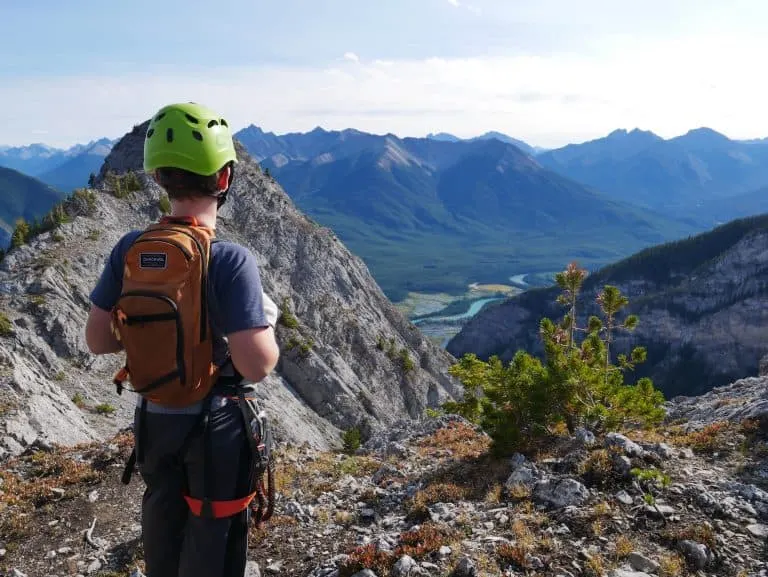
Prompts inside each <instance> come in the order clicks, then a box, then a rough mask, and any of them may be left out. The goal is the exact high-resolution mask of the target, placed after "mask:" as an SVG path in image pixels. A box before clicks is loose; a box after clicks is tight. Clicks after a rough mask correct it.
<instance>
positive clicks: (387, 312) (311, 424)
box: [0, 123, 457, 456]
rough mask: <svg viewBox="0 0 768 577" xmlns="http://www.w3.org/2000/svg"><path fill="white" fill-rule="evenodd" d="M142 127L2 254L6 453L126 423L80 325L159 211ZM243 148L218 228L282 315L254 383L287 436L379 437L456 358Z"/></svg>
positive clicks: (320, 440) (121, 403)
mask: <svg viewBox="0 0 768 577" xmlns="http://www.w3.org/2000/svg"><path fill="white" fill-rule="evenodd" d="M145 130H146V123H145V124H143V125H141V126H136V127H134V129H133V130H132V131H131V132H130V133H128V134H127V135H125V137H124V138H122V139H121V140H120V141H119V142H118V143H117V144H116V145H115V146H114V148H113V149H112V151H111V153H110V154H109V156H108V157H107V158H106V160H105V162H104V166H103V167H102V170H101V172H100V174H99V176H98V178H97V182H96V185H95V190H93V191H88V192H85V193H82V194H80V195H79V196H78V197H77V198H75V199H74V200H71V201H70V202H69V203H68V204H67V208H66V212H67V214H68V218H66V219H64V220H65V222H64V223H62V224H61V225H60V226H58V227H57V228H55V229H54V230H52V231H49V232H45V233H42V234H40V235H38V236H36V237H34V238H33V239H31V240H30V241H29V243H28V244H26V245H23V246H21V247H19V248H17V249H14V250H12V251H10V253H9V254H8V255H6V257H5V258H4V260H3V261H2V263H1V264H0V311H2V313H3V315H4V318H6V319H7V321H8V322H7V323H3V322H0V333H2V334H0V415H2V419H1V420H0V456H2V455H3V454H5V453H13V454H16V453H19V452H20V451H22V450H23V448H24V447H26V446H29V445H31V444H33V443H35V442H36V441H38V442H57V443H62V444H72V443H78V442H85V441H91V440H97V439H103V438H105V436H106V435H107V434H110V433H114V432H115V431H116V430H117V429H119V428H121V427H124V426H126V425H128V424H129V423H130V419H131V417H132V413H133V406H134V403H135V397H134V396H132V395H131V394H126V393H124V394H123V396H121V397H118V396H117V395H116V394H115V392H114V387H113V385H112V384H111V380H112V376H113V374H114V371H115V370H116V369H117V368H119V366H120V360H121V358H122V357H121V355H108V356H106V357H94V356H93V355H90V354H89V352H88V350H87V347H86V345H85V342H84V337H83V328H84V325H85V319H86V315H87V310H88V306H89V304H88V294H89V292H90V290H91V288H92V287H93V285H94V284H95V282H96V279H97V277H98V274H99V273H100V271H101V269H102V267H103V263H104V261H105V259H106V258H107V255H108V253H109V251H110V249H111V247H112V246H113V245H114V243H115V242H116V241H117V240H118V239H119V238H120V237H121V236H122V235H123V234H124V233H126V232H127V231H129V230H131V229H136V228H142V227H144V226H146V225H147V224H148V223H149V222H151V221H153V220H156V219H158V218H159V217H160V216H161V212H160V208H159V206H158V201H159V199H160V198H161V194H162V191H161V190H160V189H159V187H158V186H157V185H156V184H155V183H154V182H152V181H151V180H150V179H149V178H147V176H146V175H145V174H144V173H143V171H142V170H141V164H142V148H143V137H144V134H145ZM238 154H239V161H240V162H239V164H238V165H237V172H236V178H235V181H234V184H233V189H232V191H231V193H230V200H229V202H228V203H227V204H226V205H225V207H224V209H223V210H222V212H221V215H220V219H219V224H218V229H217V234H218V236H219V237H221V238H224V239H231V240H235V241H237V242H240V243H242V244H245V245H246V246H248V247H249V248H250V249H251V250H253V252H254V253H255V254H256V256H257V258H258V261H259V265H260V267H261V273H262V278H263V283H264V287H265V290H266V291H267V292H268V293H269V295H270V296H271V297H272V298H273V300H274V301H275V302H276V303H278V304H279V305H280V306H281V307H282V309H283V312H284V314H283V317H282V321H281V323H280V324H279V326H278V338H279V341H280V344H281V350H282V353H281V360H280V364H279V366H278V367H277V369H276V371H275V372H274V373H273V374H272V375H270V376H269V377H268V378H267V379H265V381H264V382H263V383H262V384H261V386H260V393H259V394H260V395H261V397H262V399H263V402H264V404H265V406H266V407H267V409H268V410H269V411H270V412H271V414H272V415H273V420H274V422H275V426H276V428H277V434H278V437H279V438H280V439H282V440H286V441H291V442H295V443H303V442H307V443H309V444H310V445H312V446H315V447H318V448H328V447H330V446H335V445H337V444H338V442H339V434H340V432H341V431H342V430H346V429H350V428H352V427H359V428H360V429H361V430H363V432H364V433H370V432H372V431H373V430H375V429H376V428H378V427H381V426H384V425H386V424H387V423H390V422H392V421H395V420H398V419H401V418H403V417H406V418H417V417H419V416H420V415H421V414H422V412H423V410H424V409H425V408H426V407H428V406H436V405H438V404H439V403H440V402H442V401H443V400H445V399H446V398H449V397H453V396H455V394H456V393H457V390H456V388H455V384H454V382H453V380H452V379H451V378H450V377H449V376H448V374H447V367H448V365H449V363H450V361H451V357H450V355H448V354H447V353H446V352H445V351H443V350H441V349H440V348H438V347H436V346H435V345H433V344H432V343H431V342H430V341H429V340H428V339H427V338H425V337H424V336H423V335H422V334H421V333H420V332H419V331H418V329H417V328H416V327H415V326H414V325H412V324H411V323H410V322H409V321H408V320H407V319H406V318H405V317H404V316H403V315H402V314H401V313H400V312H399V311H398V310H397V309H396V308H395V307H394V306H393V305H392V304H391V303H390V302H389V301H388V300H387V299H386V297H385V296H384V294H383V293H382V291H381V290H380V289H379V287H378V286H377V284H376V282H375V281H374V279H373V277H372V276H371V274H370V273H369V271H368V269H367V267H366V266H365V264H364V263H363V262H362V261H361V260H360V259H359V258H357V257H356V256H354V255H353V254H351V253H350V252H349V251H348V250H347V249H346V248H345V247H344V246H343V245H342V243H341V242H340V241H339V240H338V239H337V238H336V237H335V236H334V235H333V233H332V232H331V231H330V230H328V229H325V228H321V227H319V226H318V225H316V224H315V223H313V222H312V221H311V220H310V219H308V218H306V217H305V216H304V215H302V214H301V213H300V212H299V211H298V210H297V209H296V208H295V206H294V205H293V203H292V202H291V200H290V199H289V198H288V196H287V195H286V194H285V193H284V192H283V190H282V189H281V188H280V186H279V185H278V184H277V183H276V182H275V181H274V180H272V179H271V178H269V177H267V176H265V175H264V174H263V173H262V172H261V170H260V168H259V166H258V164H257V163H256V162H254V161H253V160H252V159H251V158H250V157H248V155H247V154H246V153H244V151H243V148H242V147H241V146H239V145H238ZM128 171H132V172H133V173H134V174H135V175H136V176H137V177H138V182H139V183H140V185H141V186H140V188H141V189H140V190H136V191H129V190H128V188H127V187H126V186H122V185H121V186H122V188H121V192H120V193H117V194H116V190H115V184H114V183H115V178H114V176H116V177H117V178H118V180H119V179H120V178H121V175H124V174H125V173H126V172H128ZM113 175H114V176H113ZM123 178H124V176H123ZM123 184H125V182H123ZM122 193H127V194H126V195H125V196H122ZM118 196H121V197H120V198H118ZM0 321H2V319H0Z"/></svg>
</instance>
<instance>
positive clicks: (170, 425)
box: [134, 401, 251, 577]
mask: <svg viewBox="0 0 768 577" xmlns="http://www.w3.org/2000/svg"><path fill="white" fill-rule="evenodd" d="M139 413H140V411H139V410H138V409H137V410H136V415H135V418H134V426H135V428H134V430H135V431H138V430H139ZM198 420H199V419H198V416H197V415H189V414H170V415H169V414H158V413H152V412H147V413H146V421H145V423H144V425H145V428H144V433H145V434H144V435H142V438H143V439H142V440H143V443H144V447H143V452H144V463H143V464H140V465H139V471H140V472H141V476H142V478H143V479H144V482H145V483H146V490H145V492H144V498H143V502H142V519H141V525H142V540H143V545H144V559H145V562H146V569H147V570H146V574H147V577H242V576H243V573H244V571H245V557H246V552H247V548H248V520H249V512H248V510H246V511H244V512H242V513H240V514H238V515H236V516H234V517H228V518H222V519H206V518H201V517H197V516H195V515H193V514H192V513H191V512H190V511H189V507H188V505H187V502H186V501H185V500H184V496H183V495H184V492H185V491H187V490H188V491H189V492H188V493H187V494H188V495H190V496H191V497H194V498H200V497H201V496H202V495H203V483H204V473H203V455H204V443H203V434H202V431H201V430H200V429H199V428H198V430H197V432H196V433H195V434H194V435H193V436H192V437H190V432H191V431H192V430H193V427H194V425H195V423H196V422H197V421H198ZM209 427H210V434H211V445H212V446H211V449H212V450H211V459H212V462H210V463H208V464H207V466H208V467H211V469H210V471H211V473H212V477H211V478H212V495H211V498H212V499H214V500H230V499H235V498H238V497H242V496H243V495H245V494H247V490H248V482H249V467H250V463H251V455H250V446H249V444H248V441H247V438H246V436H245V432H244V427H243V420H242V416H241V414H240V409H239V407H238V404H237V402H236V401H231V402H228V403H226V404H224V405H223V406H219V407H213V408H211V412H210V417H209ZM188 437H189V439H188ZM185 443H186V450H185V451H184V454H180V450H181V449H183V448H184V445H185Z"/></svg>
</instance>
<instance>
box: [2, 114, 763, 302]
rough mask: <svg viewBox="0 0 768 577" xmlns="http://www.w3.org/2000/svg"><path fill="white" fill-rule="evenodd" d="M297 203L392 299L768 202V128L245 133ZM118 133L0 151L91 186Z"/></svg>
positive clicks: (616, 253)
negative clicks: (528, 133) (548, 146)
mask: <svg viewBox="0 0 768 577" xmlns="http://www.w3.org/2000/svg"><path fill="white" fill-rule="evenodd" d="M236 137H237V138H238V139H239V140H240V141H241V142H242V143H243V145H244V146H245V147H246V149H247V150H248V152H249V153H250V154H251V155H252V156H253V158H254V159H256V160H257V161H259V162H260V164H261V165H262V167H263V168H264V169H265V170H268V171H269V174H270V175H271V176H272V177H273V178H275V179H277V180H278V181H279V182H280V184H281V185H282V186H283V187H284V188H285V190H286V191H287V192H288V194H289V195H290V196H291V197H292V198H293V200H294V201H295V202H296V203H297V205H298V206H299V207H300V208H301V209H302V210H303V211H304V212H305V213H307V214H308V215H309V216H310V217H311V218H313V219H314V220H316V221H317V222H318V223H319V224H321V225H323V226H326V227H329V228H331V229H333V231H334V232H335V233H336V234H337V235H338V236H339V238H340V239H341V240H342V241H343V242H345V243H346V244H347V245H348V246H350V248H351V249H352V250H353V251H354V252H355V253H356V254H359V255H361V256H362V258H363V259H364V260H365V262H366V263H367V264H368V266H369V267H370V268H371V270H372V271H373V273H374V275H375V276H376V279H377V281H378V282H379V283H380V284H381V286H382V287H383V288H384V290H385V292H386V294H387V295H388V296H389V297H390V298H392V299H393V300H400V299H401V298H403V297H404V296H405V295H406V294H407V292H408V291H421V292H437V291H445V292H451V293H456V294H458V293H462V292H463V291H464V290H466V287H467V285H468V284H469V283H471V282H481V283H482V282H493V283H497V282H504V281H505V280H506V279H507V278H508V277H509V276H513V275H515V274H520V273H536V272H538V273H548V272H551V271H553V270H558V269H560V268H561V267H562V266H563V264H564V263H565V262H567V261H568V260H571V259H578V260H579V261H580V262H581V263H583V264H584V265H585V266H587V267H589V268H592V269H594V268H599V267H601V266H605V265H607V264H609V263H611V262H614V261H616V260H619V259H621V258H624V257H626V256H629V255H630V254H632V253H633V252H635V251H637V250H640V249H642V248H644V247H647V246H651V245H654V244H657V243H660V242H665V241H669V240H675V239H679V238H684V237H686V236H689V235H691V234H696V233H699V232H703V231H705V230H709V229H711V228H712V227H714V226H717V225H718V224H720V223H722V222H726V221H729V220H732V219H735V218H741V217H745V216H750V215H754V214H759V213H762V212H764V211H768V196H767V195H766V194H765V192H766V191H767V190H768V162H766V161H767V160H768V140H760V139H755V140H749V141H740V140H732V139H729V138H728V137H726V136H724V135H722V134H720V133H718V132H716V131H714V130H712V129H709V128H698V129H694V130H691V131H689V132H687V133H686V134H684V135H681V136H678V137H675V138H670V139H664V138H661V137H660V136H658V135H656V134H654V133H652V132H649V131H643V130H639V129H634V130H623V129H622V130H615V131H613V132H611V133H610V134H608V135H607V136H606V137H604V138H599V139H595V140H591V141H588V142H583V143H579V144H570V145H568V146H565V147H562V148H558V149H554V150H544V149H542V148H539V147H533V146H530V145H529V144H527V143H525V142H523V141H521V140H518V139H515V138H512V137H510V136H507V135H505V134H501V133H499V132H488V133H485V134H483V135H480V136H477V137H473V138H465V139H462V138H459V137H456V136H454V135H452V134H448V133H444V132H443V133H435V134H429V135H428V136H427V137H424V138H414V137H406V138H401V137H398V136H395V135H393V134H370V133H366V132H362V131H359V130H354V129H346V130H341V131H328V130H324V129H322V128H320V127H317V128H315V129H313V130H311V131H309V132H306V133H300V132H292V133H286V134H275V133H273V132H265V131H263V130H262V129H261V128H259V127H258V126H255V125H250V126H248V127H246V128H243V129H242V130H240V131H238V132H237V133H236ZM112 144H113V143H112V141H110V140H108V139H102V140H99V141H94V142H91V143H89V144H87V145H80V146H77V147H73V148H71V149H69V150H61V149H52V148H50V147H46V146H45V145H40V144H36V145H31V146H29V147H23V148H5V149H2V148H0V165H5V166H9V167H11V168H15V169H17V170H20V171H21V172H24V173H25V174H28V175H31V176H35V177H37V178H39V179H40V180H42V181H43V182H45V183H47V184H50V185H52V186H53V187H54V188H57V189H59V190H63V191H68V190H71V189H72V188H73V187H75V186H82V185H83V184H84V183H85V182H86V181H87V179H88V175H89V174H90V173H91V172H93V171H94V170H96V169H97V167H98V166H99V165H100V163H101V161H102V160H103V155H104V154H106V153H107V152H108V151H109V148H111V146H112Z"/></svg>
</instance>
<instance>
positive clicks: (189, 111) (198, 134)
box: [144, 102, 237, 176]
mask: <svg viewBox="0 0 768 577" xmlns="http://www.w3.org/2000/svg"><path fill="white" fill-rule="evenodd" d="M228 162H234V163H236V162H237V156H236V154H235V145H234V142H233V141H232V132H231V131H230V129H229V125H228V124H227V121H226V120H224V119H223V118H222V117H221V116H219V115H218V114H216V113H215V112H214V111H213V110H210V109H209V108H206V107H205V106H200V105H199V104H195V103H193V102H190V103H183V104H169V105H168V106H164V107H163V108H161V109H160V110H159V111H158V112H157V114H155V116H154V117H153V118H152V120H151V121H150V122H149V128H148V129H147V136H146V138H145V139H144V170H145V171H147V172H151V171H153V170H155V169H157V168H162V167H173V168H182V169H184V170H188V171H189V172H193V173H195V174H200V175H202V176H210V175H212V174H215V173H216V172H217V171H218V170H220V169H221V168H222V167H223V166H224V165H225V164H227V163H228Z"/></svg>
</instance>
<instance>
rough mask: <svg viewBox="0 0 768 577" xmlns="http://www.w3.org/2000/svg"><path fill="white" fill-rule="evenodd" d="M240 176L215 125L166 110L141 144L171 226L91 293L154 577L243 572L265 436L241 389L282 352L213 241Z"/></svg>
mask: <svg viewBox="0 0 768 577" xmlns="http://www.w3.org/2000/svg"><path fill="white" fill-rule="evenodd" d="M236 163H237V159H236V154H235V148H234V143H233V140H232V135H231V132H230V129H229V126H228V124H227V122H226V121H225V120H224V119H223V118H222V117H221V116H220V115H218V114H217V113H215V112H214V111H212V110H209V109H207V108H205V107H203V106H199V105H196V104H192V103H189V104H171V105H168V106H165V107H163V108H162V109H160V110H159V111H158V112H157V114H155V116H154V117H153V118H152V120H151V121H150V124H149V127H148V130H147V133H146V138H145V141H144V169H145V171H146V172H147V174H148V175H150V176H151V177H152V178H153V179H154V180H155V182H157V183H158V184H159V185H160V186H161V187H162V188H163V189H164V190H165V191H166V192H167V194H168V197H169V199H170V201H171V207H172V211H171V214H170V215H169V216H168V217H165V218H163V219H162V220H161V221H160V222H159V223H156V224H153V225H152V226H150V227H148V228H147V229H145V230H137V231H131V232H129V233H127V234H126V235H124V236H123V237H122V238H121V239H120V241H119V242H118V243H117V244H116V245H115V246H114V248H113V249H112V252H111V254H110V257H109V259H108V261H107V263H106V266H105V268H104V270H103V272H102V274H101V277H100V279H99V281H98V283H97V285H96V287H95V288H94V289H93V291H92V293H91V303H92V307H91V310H90V313H89V316H88V321H87V325H86V329H85V338H86V342H87V345H88V347H89V349H90V350H91V352H93V353H94V354H108V353H117V352H120V351H125V353H126V367H125V368H124V369H123V370H122V371H121V372H120V373H119V374H118V375H117V376H116V379H115V384H116V385H117V386H118V392H120V391H121V390H122V388H123V382H124V381H130V383H131V386H132V389H133V390H134V391H136V392H137V393H139V394H138V395H137V401H138V402H137V408H136V412H135V418H134V432H135V436H136V450H135V455H136V457H137V459H136V460H137V461H138V464H139V470H140V471H141V475H142V478H143V479H144V482H145V483H146V491H145V494H144V498H143V502H142V529H143V544H144V553H145V562H146V570H147V576H148V577H171V576H173V577H177V576H178V577H193V576H200V577H230V576H233V577H234V576H237V577H241V576H242V575H243V573H244V570H245V555H246V550H247V532H248V531H247V529H248V519H249V510H248V504H249V503H250V501H251V499H253V497H254V493H255V490H254V482H253V479H254V466H255V465H256V464H258V460H259V459H258V455H257V454H255V451H256V450H257V449H256V446H257V445H258V441H259V439H256V441H257V442H255V443H254V437H255V436H258V434H257V433H259V432H263V431H261V429H260V431H258V432H257V431H254V429H253V427H254V426H255V427H256V428H259V423H257V422H256V421H257V420H258V419H256V415H255V414H253V412H251V413H249V412H248V408H249V407H252V406H253V404H252V403H250V404H249V401H246V400H245V399H244V395H243V390H247V388H246V389H244V387H245V386H246V385H245V384H244V382H245V381H250V382H252V383H256V382H258V381H261V380H262V379H263V378H264V377H265V376H266V375H268V374H269V373H270V372H271V371H272V370H273V369H274V368H275V366H276V364H277V361H278V358H279V348H278V345H277V342H276V340H275V334H274V325H275V321H276V317H277V308H276V307H275V305H274V303H273V302H272V301H271V300H270V299H269V298H268V297H267V296H266V295H265V294H264V292H263V290H262V285H261V278H260V273H259V269H258V266H257V262H256V259H255V257H254V255H253V253H252V252H251V251H250V250H248V249H247V248H246V247H243V246H240V245H238V244H235V243H232V242H225V241H220V240H217V239H215V228H216V218H217V212H218V209H219V208H220V207H221V205H223V204H224V202H225V201H226V197H227V192H228V191H229V188H230V186H231V184H232V179H233V176H234V169H235V165H236ZM253 423H256V424H255V425H254V424H253ZM249 424H250V426H249ZM262 424H263V423H262ZM263 444H264V443H263V439H261V446H262V447H263ZM132 468H133V463H132V462H131V464H130V469H132ZM127 472H128V470H127Z"/></svg>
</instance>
